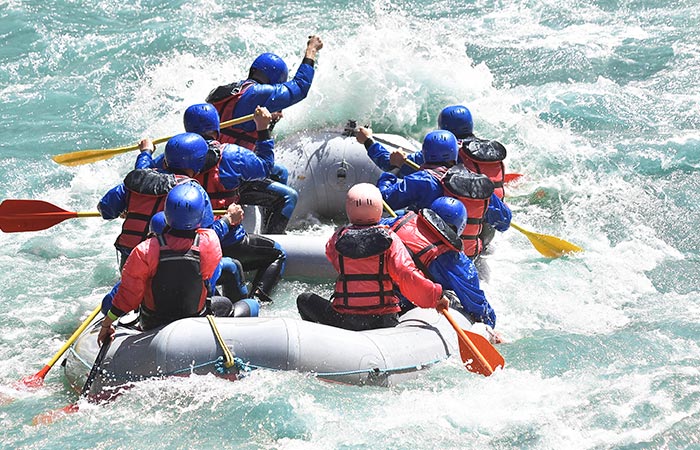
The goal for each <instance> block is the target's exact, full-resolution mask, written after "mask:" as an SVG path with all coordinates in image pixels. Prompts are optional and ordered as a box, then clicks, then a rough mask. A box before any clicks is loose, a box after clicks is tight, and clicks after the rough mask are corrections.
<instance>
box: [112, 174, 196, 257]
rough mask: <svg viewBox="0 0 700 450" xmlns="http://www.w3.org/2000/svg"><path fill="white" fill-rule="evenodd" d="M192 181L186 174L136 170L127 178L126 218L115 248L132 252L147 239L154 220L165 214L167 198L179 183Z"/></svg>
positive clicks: (125, 181) (125, 179) (125, 180)
mask: <svg viewBox="0 0 700 450" xmlns="http://www.w3.org/2000/svg"><path fill="white" fill-rule="evenodd" d="M187 180H189V178H188V177H186V176H183V175H173V174H169V173H162V172H158V171H156V170H153V169H136V170H132V171H131V172H129V173H128V174H127V175H126V177H125V178H124V187H125V188H126V218H125V219H124V223H123V224H122V232H121V234H120V235H119V236H117V240H116V242H115V243H114V245H115V246H116V247H118V248H121V249H124V250H127V251H128V252H131V250H133V249H134V247H136V246H137V245H139V243H141V242H142V241H144V240H145V239H146V236H147V235H148V227H149V225H150V223H151V218H152V217H153V216H155V215H156V213H158V212H160V211H163V208H164V207H165V197H166V196H167V195H168V192H170V190H171V189H172V188H173V187H175V186H176V185H177V184H179V183H182V182H184V181H187Z"/></svg>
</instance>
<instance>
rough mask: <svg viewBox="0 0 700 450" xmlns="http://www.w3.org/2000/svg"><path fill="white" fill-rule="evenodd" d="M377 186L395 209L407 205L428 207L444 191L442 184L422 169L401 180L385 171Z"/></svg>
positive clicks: (385, 199)
mask: <svg viewBox="0 0 700 450" xmlns="http://www.w3.org/2000/svg"><path fill="white" fill-rule="evenodd" d="M377 187H378V188H379V191H380V192H381V193H382V197H383V198H384V201H385V202H386V203H387V204H388V205H389V206H390V207H391V208H392V209H393V210H394V211H396V210H398V209H402V208H406V207H416V208H427V207H429V206H430V204H431V203H432V202H433V200H435V199H436V198H438V197H440V196H441V195H442V192H443V191H442V185H440V184H439V183H438V182H437V181H435V179H434V178H433V176H432V175H430V174H429V173H427V172H425V171H422V170H421V171H418V172H415V173H413V174H411V175H408V176H405V177H404V178H403V179H401V180H399V179H398V178H397V177H396V176H395V175H393V174H391V173H389V172H384V173H382V174H381V175H380V176H379V180H378V181H377Z"/></svg>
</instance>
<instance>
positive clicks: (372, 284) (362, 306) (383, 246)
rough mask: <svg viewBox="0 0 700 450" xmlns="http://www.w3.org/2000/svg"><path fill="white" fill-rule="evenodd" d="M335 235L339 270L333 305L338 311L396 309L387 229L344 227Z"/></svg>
mask: <svg viewBox="0 0 700 450" xmlns="http://www.w3.org/2000/svg"><path fill="white" fill-rule="evenodd" d="M336 236H337V238H336V241H335V243H334V245H335V249H336V250H337V252H338V267H339V269H340V274H339V275H338V278H337V280H336V283H335V292H334V293H333V309H334V310H336V311H337V312H339V313H341V314H377V315H382V314H390V313H395V312H399V311H400V308H399V299H398V298H397V297H396V295H395V294H394V286H393V283H392V281H391V277H390V276H389V272H388V269H387V265H386V258H387V257H389V255H388V250H389V248H390V247H391V244H392V242H393V240H392V237H391V235H390V234H389V232H388V229H387V228H386V227H383V226H371V227H367V228H359V229H356V228H344V229H342V230H340V231H339V232H338V234H337V235H336Z"/></svg>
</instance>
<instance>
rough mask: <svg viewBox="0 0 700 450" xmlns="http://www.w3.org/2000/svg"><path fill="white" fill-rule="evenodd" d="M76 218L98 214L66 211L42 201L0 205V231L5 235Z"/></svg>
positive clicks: (48, 226) (11, 200)
mask: <svg viewBox="0 0 700 450" xmlns="http://www.w3.org/2000/svg"><path fill="white" fill-rule="evenodd" d="M76 217H100V213H99V212H97V211H95V212H71V211H66V210H65V209H62V208H59V207H58V206H56V205H52V204H51V203H48V202H45V201H43V200H14V199H7V200H3V202H2V203H0V230H2V231H4V232H5V233H16V232H21V231H39V230H45V229H47V228H50V227H52V226H54V225H56V224H59V223H61V222H63V221H64V220H66V219H72V218H76Z"/></svg>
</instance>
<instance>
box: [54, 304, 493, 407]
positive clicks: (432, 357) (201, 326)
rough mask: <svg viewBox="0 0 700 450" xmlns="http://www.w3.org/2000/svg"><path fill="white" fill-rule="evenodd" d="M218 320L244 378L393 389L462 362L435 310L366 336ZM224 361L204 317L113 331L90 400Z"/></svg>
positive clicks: (70, 361) (78, 364) (294, 322)
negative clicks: (260, 373)
mask: <svg viewBox="0 0 700 450" xmlns="http://www.w3.org/2000/svg"><path fill="white" fill-rule="evenodd" d="M452 316H453V317H454V318H455V319H456V320H457V321H458V322H459V323H460V326H461V327H462V328H464V329H467V330H471V331H474V332H476V333H479V334H482V335H484V336H486V337H487V331H486V328H485V326H484V325H483V324H480V323H477V324H474V325H472V324H470V322H469V321H468V320H467V319H466V318H465V317H464V316H463V315H462V314H461V313H459V312H457V311H452ZM215 321H216V325H217V328H218V330H219V332H220V335H221V337H222V338H223V341H224V342H225V344H226V346H227V347H228V348H229V349H230V351H231V352H232V353H233V355H234V356H235V361H236V362H237V364H236V366H237V367H238V368H239V369H241V370H242V372H241V373H249V372H248V370H250V371H251V372H252V371H253V369H270V370H287V371H298V372H303V373H310V374H314V375H316V376H318V377H320V378H322V379H325V380H330V381H334V382H341V383H347V384H354V385H375V386H392V385H395V384H397V383H401V382H403V381H406V380H409V379H413V378H415V377H416V376H418V373H419V372H420V371H421V370H424V369H426V368H428V367H430V366H432V365H434V364H436V363H439V362H441V361H443V360H445V359H447V358H448V357H449V356H450V355H453V354H456V355H457V357H458V358H459V347H458V342H457V335H456V333H455V331H454V329H453V328H452V327H451V326H450V324H449V323H448V322H447V320H446V319H445V318H444V317H443V316H442V315H439V314H438V313H437V311H435V310H434V309H421V308H415V309H413V310H411V311H409V312H407V313H406V314H404V315H403V316H402V317H401V321H400V324H399V325H398V326H396V327H394V328H384V329H376V330H367V331H349V330H344V329H340V328H335V327H330V326H327V325H321V324H317V323H312V322H306V321H303V320H300V319H294V318H279V317H275V318H265V317H246V318H241V317H235V318H234V317H226V318H220V317H217V318H215ZM100 324H101V319H98V320H97V321H96V322H95V324H94V325H93V326H91V327H90V328H88V329H87V330H86V331H85V332H84V333H83V334H82V335H81V336H80V337H79V338H78V339H77V340H76V342H75V344H74V345H73V347H72V348H71V350H70V352H69V353H68V356H67V357H66V361H65V365H64V369H65V373H66V377H67V379H68V381H69V383H70V384H71V385H72V386H73V387H74V388H76V389H77V390H79V389H80V388H81V387H82V386H83V384H84V382H85V379H86V377H87V374H88V372H89V371H90V368H91V366H92V363H93V361H94V360H95V357H96V355H97V352H98V346H97V334H98V333H99V329H100ZM223 355H224V352H223V349H222V348H221V347H220V345H219V344H218V341H217V339H216V337H215V335H214V333H213V331H212V327H211V325H210V324H209V322H208V320H207V319H206V318H204V317H196V318H187V319H182V320H178V321H176V322H173V323H171V324H169V325H166V326H165V327H162V328H157V329H154V330H150V331H146V332H141V331H138V330H136V329H134V328H128V327H124V326H118V327H117V331H116V334H115V340H114V341H113V342H112V344H111V345H110V348H109V351H108V352H107V355H106V357H105V359H104V361H103V363H102V366H101V369H102V370H101V372H100V376H98V377H97V379H96V380H95V382H94V383H93V385H92V388H91V392H90V393H91V394H93V395H96V394H98V393H100V392H101V390H102V389H103V388H104V387H110V386H119V385H124V384H127V383H131V382H136V381H141V380H145V379H149V378H159V377H167V376H186V375H189V374H208V373H213V374H217V375H221V376H226V374H225V373H223V372H222V370H223V364H222V362H223V361H222V358H223ZM229 375H230V374H229Z"/></svg>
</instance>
